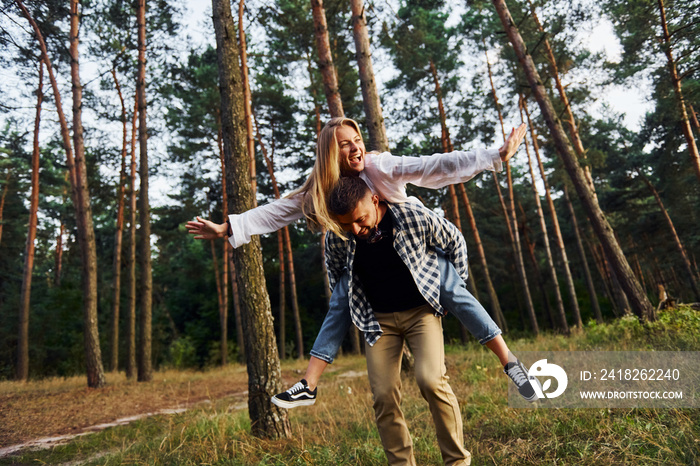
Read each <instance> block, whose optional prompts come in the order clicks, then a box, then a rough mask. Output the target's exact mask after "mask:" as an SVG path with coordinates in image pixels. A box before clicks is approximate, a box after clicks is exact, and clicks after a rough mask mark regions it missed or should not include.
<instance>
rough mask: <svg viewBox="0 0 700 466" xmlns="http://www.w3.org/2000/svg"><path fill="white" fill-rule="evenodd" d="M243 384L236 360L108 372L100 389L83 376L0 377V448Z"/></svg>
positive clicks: (240, 389) (232, 392)
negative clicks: (131, 376) (202, 368)
mask: <svg viewBox="0 0 700 466" xmlns="http://www.w3.org/2000/svg"><path fill="white" fill-rule="evenodd" d="M247 388H248V382H247V375H246V372H245V367H244V366H240V365H236V366H229V367H227V368H225V369H216V370H211V371H207V372H176V371H166V372H159V373H157V374H155V375H154V378H153V381H151V382H146V383H138V382H134V381H127V380H126V378H125V377H124V375H123V374H110V375H108V380H107V386H105V387H104V388H100V389H89V388H86V387H85V380H84V378H74V379H73V378H72V379H54V380H48V381H40V382H29V383H26V384H20V383H17V382H1V383H0V449H6V448H7V447H9V446H13V445H18V444H23V443H26V442H29V441H36V439H47V438H54V437H59V438H60V437H66V436H76V435H81V434H84V433H89V432H90V431H91V429H95V428H106V427H109V426H111V425H113V424H114V423H115V422H122V423H125V422H128V420H134V418H137V417H139V416H147V415H153V414H158V413H161V414H162V413H166V412H172V411H173V410H174V411H177V410H184V409H187V408H189V407H191V406H193V405H194V404H197V403H201V402H206V401H212V400H217V399H220V398H223V397H226V396H236V397H240V398H242V399H243V400H245V393H246V392H245V391H246V390H247Z"/></svg>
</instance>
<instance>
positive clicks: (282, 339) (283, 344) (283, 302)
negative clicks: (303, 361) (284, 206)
mask: <svg viewBox="0 0 700 466" xmlns="http://www.w3.org/2000/svg"><path fill="white" fill-rule="evenodd" d="M277 253H278V256H279V263H280V278H279V280H280V291H279V295H280V308H279V309H280V311H279V329H280V333H279V337H278V339H277V341H278V343H279V354H280V358H281V359H284V358H286V357H287V341H286V329H287V316H286V315H285V314H286V312H287V296H286V293H287V290H286V286H285V278H284V277H285V273H284V271H285V270H286V268H285V260H284V235H283V234H282V230H277Z"/></svg>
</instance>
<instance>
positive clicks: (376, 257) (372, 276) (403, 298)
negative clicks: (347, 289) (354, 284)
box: [353, 210, 427, 312]
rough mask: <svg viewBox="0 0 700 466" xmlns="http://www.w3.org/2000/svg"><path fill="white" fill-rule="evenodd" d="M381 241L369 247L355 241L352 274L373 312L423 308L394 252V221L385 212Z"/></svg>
mask: <svg viewBox="0 0 700 466" xmlns="http://www.w3.org/2000/svg"><path fill="white" fill-rule="evenodd" d="M379 229H380V230H382V239H381V240H379V241H378V242H376V243H374V244H370V243H368V242H367V241H365V240H363V239H359V238H357V239H356V241H357V247H356V249H355V260H354V263H353V270H354V273H355V274H356V275H357V277H358V278H359V279H360V282H361V283H362V289H363V290H364V291H365V294H366V295H367V299H368V300H369V303H370V305H371V306H372V310H373V311H374V312H400V311H407V310H409V309H413V308H415V307H418V306H422V305H424V304H427V301H426V300H425V298H423V295H422V294H420V291H418V287H417V286H416V282H415V280H414V279H413V276H412V275H411V271H410V270H409V269H408V267H407V266H406V264H404V263H403V261H402V260H401V257H399V254H398V253H397V252H396V250H395V249H394V246H393V243H394V219H393V218H392V215H391V212H390V211H389V210H387V211H386V213H385V214H384V217H383V218H382V221H381V222H379Z"/></svg>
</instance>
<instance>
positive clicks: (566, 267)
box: [520, 96, 583, 329]
mask: <svg viewBox="0 0 700 466" xmlns="http://www.w3.org/2000/svg"><path fill="white" fill-rule="evenodd" d="M520 102H521V105H522V108H523V110H524V111H525V115H526V116H527V123H528V126H529V127H530V135H531V137H532V147H533V149H534V151H535V157H536V158H537V166H538V167H539V169H540V177H541V178H542V183H544V194H545V199H546V200H547V207H549V215H550V218H551V219H552V227H553V229H554V238H555V239H556V246H557V250H558V251H559V257H560V258H561V268H562V270H563V271H564V283H566V288H567V289H568V291H569V299H570V306H571V313H572V315H573V318H574V326H575V327H578V328H579V329H581V328H583V322H582V321H581V309H580V308H579V306H578V297H577V295H576V287H575V286H574V277H573V276H572V275H571V266H570V264H569V257H568V255H567V254H566V247H565V246H564V235H562V233H561V227H560V226H559V216H558V215H557V209H556V208H555V207H554V200H553V199H552V191H551V189H550V187H549V183H548V182H547V174H546V173H545V171H544V165H543V164H542V158H541V157H540V148H539V144H538V142H537V134H535V127H534V126H533V124H532V121H530V112H529V111H528V109H527V102H525V99H524V98H523V97H522V96H521V98H520ZM521 117H522V115H521ZM529 158H530V154H529V153H528V160H529ZM531 169H532V167H531ZM532 176H533V183H534V172H533V173H532Z"/></svg>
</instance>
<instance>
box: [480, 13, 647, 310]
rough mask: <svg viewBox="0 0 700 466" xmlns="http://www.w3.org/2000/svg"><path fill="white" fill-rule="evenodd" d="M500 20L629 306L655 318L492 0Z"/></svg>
mask: <svg viewBox="0 0 700 466" xmlns="http://www.w3.org/2000/svg"><path fill="white" fill-rule="evenodd" d="M492 1H493V4H494V6H495V8H496V11H497V12H498V16H499V18H500V19H501V23H502V24H503V27H504V29H505V31H506V34H507V35H508V38H509V39H510V42H511V43H512V44H513V48H514V50H515V53H516V55H517V57H518V60H519V62H520V64H521V66H522V67H523V70H524V71H525V75H526V76H527V80H528V83H529V85H530V88H531V89H532V92H533V95H534V96H535V99H536V100H537V103H538V104H539V106H540V110H541V112H542V115H543V116H544V119H545V122H546V123H547V127H548V128H549V130H550V132H551V135H552V139H553V141H554V144H555V147H556V149H557V152H558V153H559V156H560V157H561V159H562V161H563V163H564V166H565V167H566V171H567V172H568V173H569V177H570V178H571V180H572V182H573V184H574V188H575V189H576V192H577V194H578V196H579V198H580V199H581V202H582V204H583V207H584V209H585V210H586V213H587V215H588V217H589V219H590V220H591V224H592V226H593V229H594V231H595V232H596V235H597V237H598V239H599V241H600V242H601V244H602V245H603V247H604V249H605V253H606V256H607V257H608V259H609V260H610V262H611V266H612V268H613V270H614V271H615V275H616V276H617V278H618V279H619V282H620V285H621V286H622V289H623V290H624V292H625V293H626V295H627V298H628V299H629V302H630V305H631V307H632V309H633V311H634V313H635V314H636V315H637V317H638V318H639V319H641V320H655V318H656V316H655V312H654V308H653V307H652V305H651V302H650V301H649V299H648V298H647V296H646V295H645V294H644V291H643V290H642V287H641V285H640V284H639V281H638V280H637V279H636V278H635V277H634V273H633V272H632V268H631V267H630V265H629V263H628V262H627V259H626V258H625V256H624V254H623V252H622V249H621V248H620V245H619V244H618V243H617V240H616V239H615V236H614V233H613V229H612V227H611V226H610V224H609V223H608V221H607V218H606V217H605V214H604V213H603V211H602V210H601V208H600V206H599V205H598V201H597V199H596V197H595V195H594V192H593V191H592V190H591V189H590V186H589V184H588V182H587V179H586V175H585V173H584V170H583V169H582V168H581V165H580V164H579V162H578V159H577V157H576V154H575V153H574V151H573V150H572V148H571V145H570V144H569V141H568V139H567V137H566V134H565V133H564V129H563V128H562V125H561V121H560V120H559V118H558V116H557V114H556V112H555V111H554V107H553V106H552V103H551V101H550V100H549V97H548V96H547V94H546V91H545V88H544V85H543V83H542V80H541V79H540V76H539V74H538V72H537V69H536V68H535V64H534V62H533V61H532V57H531V56H530V55H529V53H528V52H527V47H526V46H525V43H524V41H523V39H522V37H521V36H520V32H519V31H518V29H517V27H516V26H515V23H514V22H513V18H512V17H511V15H510V12H509V11H508V7H507V6H506V4H505V0H492Z"/></svg>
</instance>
